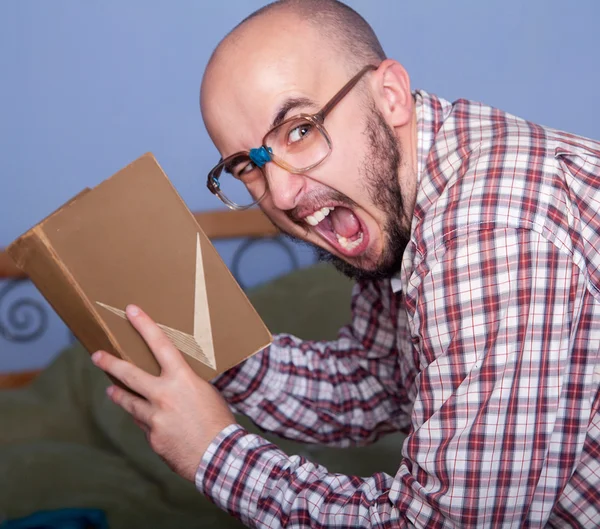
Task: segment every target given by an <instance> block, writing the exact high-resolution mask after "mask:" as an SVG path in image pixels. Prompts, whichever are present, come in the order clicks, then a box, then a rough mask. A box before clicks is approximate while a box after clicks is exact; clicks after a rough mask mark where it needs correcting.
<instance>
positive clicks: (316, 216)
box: [304, 207, 335, 226]
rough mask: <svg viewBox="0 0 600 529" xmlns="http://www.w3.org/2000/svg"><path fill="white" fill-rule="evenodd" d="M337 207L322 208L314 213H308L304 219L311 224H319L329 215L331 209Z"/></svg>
mask: <svg viewBox="0 0 600 529" xmlns="http://www.w3.org/2000/svg"><path fill="white" fill-rule="evenodd" d="M334 209H335V208H328V207H325V208H321V209H319V210H317V211H315V212H314V213H313V214H312V215H308V216H307V217H305V218H304V220H305V221H306V222H308V223H309V224H310V225H311V226H316V225H317V224H319V222H321V221H322V220H323V219H324V218H325V217H326V216H327V215H329V213H330V212H331V211H333V210H334Z"/></svg>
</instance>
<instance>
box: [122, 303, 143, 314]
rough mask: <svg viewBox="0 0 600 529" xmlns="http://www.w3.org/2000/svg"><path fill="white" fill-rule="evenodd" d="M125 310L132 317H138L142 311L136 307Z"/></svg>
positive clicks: (131, 306) (128, 307)
mask: <svg viewBox="0 0 600 529" xmlns="http://www.w3.org/2000/svg"><path fill="white" fill-rule="evenodd" d="M125 310H126V311H127V314H129V315H130V316H137V315H138V314H139V313H140V309H139V308H138V307H136V306H135V305H127V307H125Z"/></svg>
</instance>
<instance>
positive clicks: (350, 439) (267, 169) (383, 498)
mask: <svg viewBox="0 0 600 529" xmlns="http://www.w3.org/2000/svg"><path fill="white" fill-rule="evenodd" d="M340 89H341V90H340ZM201 107H202V114H203V118H204V120H205V124H206V127H207V129H208V131H209V133H210V135H211V138H212V140H213V141H214V143H215V145H216V146H217V148H218V150H219V152H220V153H221V156H222V161H221V162H220V163H219V164H218V165H217V166H216V167H215V169H214V170H213V171H211V173H210V175H209V179H208V186H209V188H210V189H211V191H212V192H213V193H215V194H216V195H218V196H219V197H220V198H221V199H222V200H223V201H224V202H225V203H226V204H228V205H229V206H230V207H232V208H243V207H246V206H249V205H251V204H255V203H258V204H259V205H260V207H261V208H262V210H263V211H264V212H265V213H266V214H267V215H268V216H269V218H270V219H271V220H272V221H273V222H274V223H275V224H276V225H277V226H279V227H280V228H281V230H282V231H283V232H285V233H288V234H290V235H291V236H293V237H297V238H299V239H302V240H304V241H307V242H309V243H312V244H314V245H316V246H318V247H319V248H320V249H321V250H322V252H323V253H324V254H330V259H331V260H333V261H334V263H335V264H336V266H338V268H340V269H341V270H343V271H344V272H345V273H347V274H348V275H350V276H351V277H355V278H356V279H357V286H356V289H355V292H354V299H353V321H352V325H350V326H348V327H347V328H345V329H342V331H341V332H340V336H339V339H338V340H337V341H334V342H327V343H319V342H303V341H300V340H298V339H296V338H294V337H292V336H286V335H282V336H278V337H276V339H275V341H274V344H273V346H272V347H270V348H269V349H268V350H265V351H263V352H261V353H259V354H257V355H255V356H254V357H252V358H250V359H249V360H247V361H246V362H245V363H244V364H242V365H241V366H239V367H237V368H234V369H232V370H231V371H229V372H227V373H225V374H224V375H222V376H221V377H220V378H219V379H217V380H215V381H214V387H213V386H211V385H209V384H207V383H205V382H203V381H202V380H199V379H198V378H197V377H195V376H194V375H193V373H192V372H191V370H190V369H189V368H188V367H187V364H185V362H184V361H183V360H182V359H181V356H180V355H179V353H178V352H177V351H176V350H175V349H174V347H173V346H172V345H171V344H170V343H169V342H168V340H167V339H166V338H165V336H164V335H163V334H162V333H161V331H160V330H159V329H158V327H156V325H155V324H154V323H153V322H152V321H150V319H149V318H148V317H147V316H146V315H144V313H142V312H140V311H139V309H137V308H136V307H129V308H128V314H129V316H130V320H131V322H132V324H133V325H134V326H135V328H136V329H138V330H139V332H140V333H141V335H142V336H143V337H144V339H145V340H146V341H147V343H148V344H149V346H150V347H151V348H152V350H153V351H154V353H155V354H156V357H157V359H158V361H159V362H160V364H161V366H162V373H161V376H160V377H152V376H150V375H147V374H145V373H143V372H141V371H140V370H139V369H137V368H135V367H134V366H131V365H130V364H127V363H126V362H123V361H120V360H118V359H116V358H114V357H111V356H110V355H107V354H106V353H101V352H99V353H97V355H95V356H94V361H95V362H96V363H97V364H98V365H99V366H100V367H102V368H103V369H105V370H106V371H107V372H109V373H111V374H112V375H114V376H116V377H117V378H119V379H120V380H122V381H123V382H124V383H125V384H126V385H127V386H128V387H130V388H132V389H133V390H134V391H136V392H137V393H138V394H139V395H141V396H142V397H144V398H139V397H137V396H134V395H133V394H132V393H128V392H126V391H124V390H122V389H119V388H111V389H110V394H111V397H112V399H113V400H114V401H115V402H116V403H118V404H119V405H121V406H122V407H123V408H125V409H126V410H127V411H129V412H130V413H131V414H132V415H133V417H134V418H135V420H136V421H137V422H138V424H139V425H140V426H141V427H142V428H144V429H145V430H146V432H147V435H148V438H149V442H150V443H151V445H152V447H153V448H154V450H156V451H157V452H158V453H159V454H160V455H161V456H162V457H163V458H164V459H165V460H166V461H167V462H168V463H169V464H170V465H171V467H172V468H173V469H174V470H175V471H177V472H178V473H180V474H181V475H182V476H184V477H186V478H188V479H190V480H195V483H196V486H197V488H198V489H199V490H200V491H201V492H203V493H204V494H206V495H207V496H208V497H209V498H210V499H211V500H212V501H214V502H215V503H216V504H217V505H219V506H221V507H222V508H223V509H226V510H227V511H229V512H230V513H232V514H234V515H235V516H238V517H239V518H241V519H242V521H243V522H244V523H246V524H248V525H250V526H256V527H280V526H284V527H333V526H335V527H409V526H415V527H428V528H432V527H433V528H435V527H440V528H441V527H521V526H524V527H542V526H546V525H547V526H554V527H558V526H560V527H567V526H568V527H585V528H589V527H599V526H600V461H599V458H600V416H599V415H598V407H599V405H600V393H599V382H600V368H599V367H598V365H599V361H598V349H599V341H600V254H599V253H598V250H597V249H598V248H600V219H599V218H598V216H597V214H596V212H597V211H598V208H599V207H600V144H598V143H596V142H593V141H590V140H587V139H584V138H580V137H577V136H573V135H569V134H566V133H561V132H558V131H555V130H551V129H547V128H543V127H540V126H537V125H534V124H532V123H528V122H525V121H523V120H521V119H519V118H516V117H514V116H511V115H508V114H505V113H503V112H501V111H499V110H496V109H492V108H490V107H487V106H484V105H480V104H477V103H473V102H469V101H464V100H460V101H457V102H455V103H449V102H448V101H445V100H443V99H441V98H438V97H436V96H434V95H431V94H428V93H426V92H424V91H414V92H412V91H411V88H410V83H409V78H408V75H407V73H406V71H405V70H404V68H403V67H402V66H401V65H400V64H399V63H398V62H396V61H394V60H391V59H387V58H386V57H385V55H384V53H383V50H382V49H381V46H380V45H379V43H378V41H377V38H376V36H375V35H374V34H373V32H372V30H371V28H370V27H369V26H368V24H367V23H366V22H365V21H364V20H363V19H362V18H361V17H360V16H359V15H358V14H356V13H355V12H354V11H352V10H351V9H349V8H348V7H346V6H344V5H343V4H340V3H338V2H335V1H333V0H331V1H325V0H319V1H317V0H301V1H294V0H292V1H283V2H280V3H276V4H273V5H269V6H267V7H266V8H263V9H262V10H260V11H259V12H257V13H255V14H254V15H253V16H251V17H250V18H248V19H246V20H245V21H244V22H243V23H242V24H240V25H239V26H238V27H237V28H235V29H234V31H233V32H232V33H231V34H230V35H228V36H227V37H226V38H225V39H224V40H223V41H222V42H221V44H220V45H219V47H218V48H217V50H216V51H215V53H214V54H213V57H212V58H211V60H210V63H209V65H208V67H207V69H206V72H205V76H204V79H203V84H202V90H201ZM236 186H237V187H236ZM135 310H138V314H137V315H135V314H134V311H135ZM214 388H217V389H214ZM217 390H218V391H217ZM219 392H220V393H221V394H222V396H221V395H220V394H219ZM223 397H225V398H226V399H227V401H228V402H229V403H230V404H231V405H232V406H233V407H234V408H236V409H237V410H239V411H241V412H243V413H245V414H247V415H248V416H250V417H251V418H252V419H253V420H254V421H255V422H256V423H257V424H259V425H260V426H261V427H262V428H264V429H266V430H270V431H274V432H277V433H279V434H281V435H284V436H287V437H290V438H295V439H300V440H304V441H309V442H319V443H327V444H335V445H339V446H346V445H349V444H353V443H366V442H370V441H373V440H374V439H376V438H377V436H379V435H381V434H382V433H385V432H389V431H392V430H398V429H401V430H404V431H406V432H407V434H408V435H407V438H406V440H405V442H404V445H403V446H402V456H403V459H402V462H401V465H400V467H399V469H398V472H397V474H396V475H395V476H389V475H386V474H383V473H379V474H375V475H374V476H371V477H366V478H359V477H355V476H343V475H333V474H329V473H328V471H327V469H325V468H322V467H320V466H317V465H313V464H311V463H310V462H309V461H306V460H305V459H302V458H300V457H288V456H287V455H286V454H284V453H283V452H281V451H280V450H278V449H277V448H276V447H275V446H273V445H271V444H269V443H268V442H267V441H265V440H264V439H262V438H261V437H259V436H257V435H251V434H249V433H248V432H247V431H245V430H244V429H243V428H242V427H241V426H239V425H237V424H236V423H235V419H234V417H233V415H232V414H231V413H230V411H229V408H228V405H227V404H226V402H225V400H224V399H223ZM399 449H400V447H399Z"/></svg>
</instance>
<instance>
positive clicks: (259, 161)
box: [248, 146, 273, 167]
mask: <svg viewBox="0 0 600 529" xmlns="http://www.w3.org/2000/svg"><path fill="white" fill-rule="evenodd" d="M272 153H273V150H272V149H271V147H269V148H268V149H266V148H265V147H264V146H263V147H260V148H259V149H250V154H249V155H248V156H250V159H251V160H252V161H253V162H254V165H256V166H257V167H262V166H263V165H265V164H266V163H267V162H270V161H271V154H272Z"/></svg>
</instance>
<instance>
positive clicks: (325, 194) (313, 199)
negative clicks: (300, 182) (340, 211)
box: [284, 190, 358, 224]
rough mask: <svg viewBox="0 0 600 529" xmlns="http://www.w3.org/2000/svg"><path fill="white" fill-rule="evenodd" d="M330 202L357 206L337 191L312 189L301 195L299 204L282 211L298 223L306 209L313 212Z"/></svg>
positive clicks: (351, 207) (328, 204)
mask: <svg viewBox="0 0 600 529" xmlns="http://www.w3.org/2000/svg"><path fill="white" fill-rule="evenodd" d="M331 204H335V205H336V206H343V207H346V208H349V209H353V208H357V207H358V204H357V203H356V202H354V200H352V199H351V198H349V197H347V196H346V195H344V194H343V193H340V192H339V191H334V190H331V191H313V192H311V193H308V194H307V195H306V196H305V197H303V200H302V203H301V204H298V205H297V206H296V207H295V208H293V209H289V210H286V211H284V213H285V215H286V216H287V218H288V219H290V220H291V221H292V222H294V223H296V224H298V223H300V222H301V221H302V220H303V218H304V216H305V214H306V211H307V210H310V211H312V212H314V211H317V210H319V209H321V208H324V207H325V206H330V205H331ZM303 212H304V215H303Z"/></svg>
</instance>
